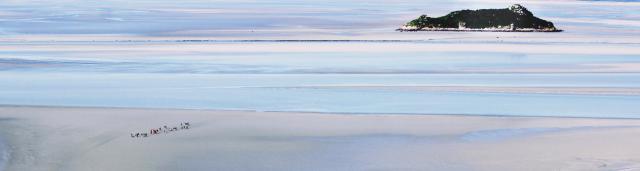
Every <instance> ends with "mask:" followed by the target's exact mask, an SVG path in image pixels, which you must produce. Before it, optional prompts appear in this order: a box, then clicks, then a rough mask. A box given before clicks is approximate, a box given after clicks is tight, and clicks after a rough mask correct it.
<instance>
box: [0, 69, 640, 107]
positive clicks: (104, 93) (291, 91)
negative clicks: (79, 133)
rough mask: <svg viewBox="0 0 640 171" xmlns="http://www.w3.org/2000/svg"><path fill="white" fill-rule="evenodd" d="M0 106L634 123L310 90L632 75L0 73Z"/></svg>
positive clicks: (545, 97)
mask: <svg viewBox="0 0 640 171" xmlns="http://www.w3.org/2000/svg"><path fill="white" fill-rule="evenodd" d="M0 78H2V80H11V81H5V82H3V84H1V85H0V104H16V105H54V106H100V107H148V108H191V109H229V110H256V111H301V112H331V113H396V114H466V115H513V116H564V117H607V118H609V117H611V118H640V115H638V113H640V108H638V107H637V102H638V101H640V96H635V95H590V94H584V95H563V94H538V93H536V94H530V93H482V92H446V91H445V92H432V91H412V90H402V89H397V90H396V89H394V90H386V89H385V90H376V89H362V88H338V89H336V88H321V87H313V86H318V85H321V86H332V85H338V86H339V85H376V86H403V85H418V86H448V85H456V86H459V85H463V86H464V85H473V86H516V87H518V86H533V87H545V86H550V87H567V86H568V87H637V86H638V85H637V84H638V83H640V80H639V79H640V75H638V74H619V73H618V74H616V73H609V74H480V75H478V74H387V75H385V74H373V75H367V74H317V75H314V74H298V75H295V74H281V75H278V74H105V73H84V74H80V73H66V74H65V73H57V74H46V73H23V72H20V73H0Z"/></svg>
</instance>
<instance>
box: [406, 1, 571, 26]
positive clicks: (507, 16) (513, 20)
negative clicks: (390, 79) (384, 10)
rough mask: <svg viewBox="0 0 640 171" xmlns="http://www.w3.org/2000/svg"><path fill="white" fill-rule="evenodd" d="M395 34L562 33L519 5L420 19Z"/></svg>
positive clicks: (409, 23) (424, 16) (425, 16)
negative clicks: (412, 32)
mask: <svg viewBox="0 0 640 171" xmlns="http://www.w3.org/2000/svg"><path fill="white" fill-rule="evenodd" d="M397 31H471V32H473V31H481V32H561V31H562V30H560V29H557V28H556V27H555V26H554V25H553V23H552V22H549V21H546V20H543V19H540V18H538V17H535V16H534V15H533V13H531V11H529V10H527V8H525V7H523V6H522V5H520V4H514V5H511V6H510V7H509V8H504V9H478V10H461V11H454V12H451V13H449V14H447V15H445V16H441V17H437V18H432V17H428V16H427V15H422V16H420V17H418V18H417V19H414V20H412V21H410V22H408V23H406V24H405V25H403V26H402V27H401V28H399V29H397Z"/></svg>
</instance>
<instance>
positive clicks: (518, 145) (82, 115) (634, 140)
mask: <svg viewBox="0 0 640 171" xmlns="http://www.w3.org/2000/svg"><path fill="white" fill-rule="evenodd" d="M181 122H190V123H191V125H192V127H191V128H190V129H184V130H179V131H174V132H170V133H166V134H165V133H163V134H159V135H152V136H150V137H147V138H132V137H131V136H130V134H131V133H133V132H148V130H149V129H151V128H157V127H161V126H164V125H169V126H172V125H179V124H180V123H181ZM0 123H1V124H0V133H1V136H2V139H3V140H5V143H6V144H7V146H8V148H7V149H8V152H9V154H10V156H9V159H8V162H7V165H6V168H5V170H6V171H14V170H15V171H19V170H640V146H638V145H637V144H640V136H639V135H640V120H634V119H593V118H551V117H499V116H445V115H392V114H389V115H380V114H376V115H373V114H371V115H369V114H359V115H353V114H350V115H344V114H319V113H279V112H252V111H214V110H173V109H127V108H72V107H28V106H3V107H0ZM0 154H1V153H0ZM0 166H1V165H0Z"/></svg>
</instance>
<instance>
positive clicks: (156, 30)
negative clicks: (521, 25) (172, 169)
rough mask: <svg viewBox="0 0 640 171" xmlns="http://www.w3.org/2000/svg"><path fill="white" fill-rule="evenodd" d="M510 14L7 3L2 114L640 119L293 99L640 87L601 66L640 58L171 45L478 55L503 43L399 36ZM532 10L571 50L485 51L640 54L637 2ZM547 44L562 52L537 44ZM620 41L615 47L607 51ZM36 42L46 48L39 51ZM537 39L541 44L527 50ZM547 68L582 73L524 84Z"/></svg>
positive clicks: (623, 105) (628, 108)
mask: <svg viewBox="0 0 640 171" xmlns="http://www.w3.org/2000/svg"><path fill="white" fill-rule="evenodd" d="M509 5H511V4H510V3H508V2H501V1H465V0H462V1H439V0H424V1H423V0H401V1H393V2H390V1H386V0H372V1H367V2H364V1H355V0H354V1H352V0H340V1H337V0H330V1H316V0H303V1H292V0H270V1H269V0H268V1H242V2H237V1H224V0H218V1H203V0H184V1H168V0H153V1H151V0H139V1H135V2H134V1H123V0H104V1H100V2H93V1H37V0H24V1H8V2H3V3H1V4H0V11H2V12H0V18H1V19H0V25H1V26H2V27H1V28H0V104H9V105H56V106H104V107H154V108H198V109H201V108H202V109H242V110H260V111H306V112H343V113H407V114H469V115H527V116H543V115H544V116H547V115H548V116H576V117H625V118H640V107H638V106H637V102H638V101H639V100H640V99H639V97H638V96H604V95H550V94H526V93H462V92H458V93H452V92H420V91H400V90H369V89H367V90H364V89H313V88H291V87H299V86H314V85H377V86H394V85H423V86H523V87H544V86H549V87H609V88H616V87H626V88H640V73H637V72H627V73H594V72H596V71H598V69H602V68H603V66H598V65H599V64H614V65H616V64H638V63H640V58H639V57H638V55H637V53H625V54H628V55H619V54H621V53H612V54H607V53H604V54H602V53H599V54H588V53H583V52H579V51H577V52H563V53H555V54H554V53H547V52H535V53H532V51H531V50H529V51H526V50H525V51H523V52H520V53H518V52H517V51H516V52H505V51H482V52H473V51H472V52H458V51H456V50H455V49H450V50H445V51H438V52H434V51H429V49H425V50H421V51H417V52H416V51H413V52H412V51H407V52H398V51H395V52H392V51H389V52H368V51H364V52H363V51H353V52H351V51H348V50H344V51H331V50H314V47H317V46H323V45H326V44H331V45H334V46H340V45H349V44H355V43H357V44H364V45H368V44H373V43H370V42H369V43H367V42H325V43H318V42H314V43H301V42H284V43H283V42H231V41H230V42H224V41H218V42H181V43H176V42H165V41H163V40H168V39H171V40H181V39H182V38H184V37H186V38H185V39H207V40H209V39H213V40H222V39H231V40H253V39H266V40H279V39H334V38H336V37H338V38H342V39H363V38H369V39H378V38H379V37H378V35H385V37H384V39H394V38H396V37H401V39H404V40H423V39H426V38H430V37H437V38H438V40H437V41H435V42H386V43H380V42H377V43H376V44H389V45H406V44H424V43H444V44H457V43H459V44H464V43H469V42H465V41H468V40H467V38H470V39H472V38H474V36H476V35H485V39H486V38H487V37H486V35H492V34H498V33H491V34H482V33H399V32H395V31H393V30H394V29H395V28H397V27H398V26H400V25H402V24H403V23H405V22H406V21H409V20H410V19H413V18H415V17H417V16H419V15H420V14H428V15H430V16H439V15H444V14H447V13H448V12H450V11H453V10H460V9H478V8H506V7H508V6H509ZM523 5H525V6H526V7H527V8H529V9H530V10H531V11H533V12H534V13H535V14H536V15H537V16H539V17H541V18H544V19H548V20H552V21H553V22H554V23H555V24H556V26H558V27H560V28H561V29H564V30H566V31H565V32H563V33H554V34H551V35H558V37H562V38H567V39H569V40H570V41H567V42H564V41H566V40H564V39H562V40H560V39H553V37H549V35H550V34H543V33H540V34H539V33H531V34H528V33H523V34H506V33H505V34H504V37H510V36H514V35H515V36H519V37H520V38H519V39H517V40H516V41H511V42H507V43H500V42H499V41H497V39H496V40H493V39H492V40H474V41H473V42H475V43H478V42H481V43H490V44H493V45H495V46H497V47H500V46H503V45H513V43H515V44H521V45H553V46H564V47H567V48H568V49H570V48H572V47H576V46H582V45H591V46H599V47H608V46H611V47H613V48H610V49H614V51H615V47H619V48H621V49H625V48H626V49H633V48H635V47H637V46H638V43H637V41H636V40H638V38H639V36H638V35H640V34H638V33H640V32H638V30H640V29H639V28H640V22H638V21H640V12H639V11H640V4H638V3H637V2H588V1H576V2H573V1H561V2H553V3H546V2H537V1H535V2H534V1H530V2H523ZM86 34H90V35H86ZM500 34H501V33H500ZM47 36H51V37H53V38H49V37H47ZM75 36H78V37H82V36H85V37H84V38H77V37H75ZM102 36H104V37H107V40H114V39H115V40H128V39H136V40H141V41H142V42H134V43H131V42H114V41H103V42H100V41H98V42H94V41H93V39H94V38H96V39H100V38H101V37H102ZM109 36H114V37H116V38H113V37H109ZM500 36H502V35H499V36H498V37H500ZM538 36H541V37H545V36H546V37H549V38H551V39H552V40H540V39H536V38H539V37H538ZM87 37H88V38H87ZM481 37H482V36H481ZM611 37H613V38H616V39H609V38H611ZM30 38H34V40H38V41H29V40H31V39H30ZM56 38H58V39H64V40H62V41H60V40H56ZM489 38H492V37H491V36H489ZM528 38H531V40H534V39H535V41H532V42H529V39H528ZM573 38H576V39H573ZM589 38H591V39H589ZM399 39H400V38H399ZM600 39H603V40H600ZM605 39H606V40H605ZM145 40H158V41H155V42H144V41H145ZM561 42H564V43H561ZM571 42H574V43H571ZM509 43H511V44H509ZM158 44H171V45H175V47H176V50H175V51H162V52H156V51H155V50H154V49H146V50H140V49H136V48H132V49H128V48H127V47H128V46H136V47H145V46H154V45H158ZM194 44H195V45H203V44H206V45H208V46H210V47H215V46H216V45H220V44H235V45H239V46H241V45H245V44H246V45H255V44H262V45H265V44H267V45H274V44H277V45H278V48H283V49H286V45H288V44H295V45H300V44H303V45H306V47H308V48H307V49H306V50H307V51H304V52H269V51H259V50H253V49H250V48H247V49H240V50H229V51H224V50H223V51H204V50H199V49H191V50H189V49H188V47H186V48H185V49H187V50H185V49H181V48H180V47H185V46H186V45H194ZM73 45H84V46H73ZM183 45H184V46H183ZM48 47H52V48H50V49H47V48H48ZM171 47H174V46H171ZM512 47H513V46H512ZM523 47H524V48H526V47H525V46H523ZM202 48H203V49H206V48H207V47H202ZM541 49H542V48H541ZM549 68H551V69H567V70H569V71H573V72H578V73H574V74H568V73H559V72H558V73H551V72H550V73H547V74H530V73H527V74H523V73H518V72H517V71H519V69H533V70H535V69H540V70H544V69H549ZM605 69H606V68H605ZM520 71H522V70H520ZM524 71H526V70H524Z"/></svg>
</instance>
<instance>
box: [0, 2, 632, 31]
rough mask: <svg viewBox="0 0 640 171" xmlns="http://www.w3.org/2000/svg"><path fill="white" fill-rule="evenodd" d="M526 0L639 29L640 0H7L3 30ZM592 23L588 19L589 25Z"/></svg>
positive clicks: (307, 24) (115, 27) (168, 24)
mask: <svg viewBox="0 0 640 171" xmlns="http://www.w3.org/2000/svg"><path fill="white" fill-rule="evenodd" d="M512 3H522V4H524V5H525V6H526V7H528V8H529V9H530V10H531V11H533V12H534V14H536V15H537V16H540V17H541V18H544V19H548V20H551V21H553V22H555V23H557V25H558V23H559V25H560V26H570V27H576V26H578V27H582V26H588V27H596V29H593V28H592V29H585V31H588V30H598V28H604V29H617V30H619V31H634V30H637V29H638V28H640V12H638V11H640V3H637V2H585V1H549V2H541V1H527V2H518V1H480V0H466V1H460V0H458V1H437V0H399V1H388V0H367V1H365V0H303V1H298V0H271V1H257V0H253V1H251V0H180V1H175V0H170V1H169V0H136V1H130V0H100V1H97V0H93V1H86V0H55V1H50V0H5V1H3V2H2V4H0V35H2V36H1V37H11V36H16V35H18V36H20V35H46V34H74V35H78V34H117V35H133V36H151V37H152V36H196V37H197V36H208V37H226V36H234V34H237V33H234V32H237V31H245V32H250V31H268V32H256V33H253V34H254V35H258V36H259V34H280V35H283V36H286V34H295V33H292V32H295V31H299V30H303V31H304V33H300V34H309V33H311V32H313V33H320V34H328V35H343V36H344V35H346V36H348V35H351V34H361V33H362V32H379V31H382V32H385V31H392V30H393V29H394V28H396V27H398V26H399V25H401V24H403V23H404V22H406V21H408V20H410V19H412V18H414V17H416V16H418V15H420V14H423V13H426V14H428V15H434V16H439V15H444V14H446V13H448V12H450V11H452V10H459V9H477V8H506V7H507V6H509V5H510V4H512ZM585 28H586V27H585Z"/></svg>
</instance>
